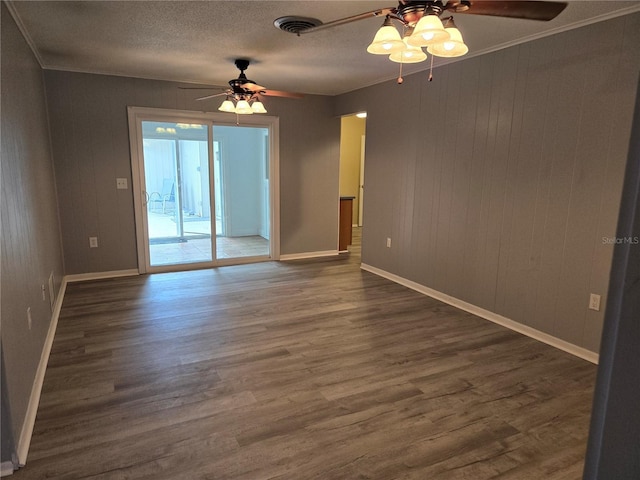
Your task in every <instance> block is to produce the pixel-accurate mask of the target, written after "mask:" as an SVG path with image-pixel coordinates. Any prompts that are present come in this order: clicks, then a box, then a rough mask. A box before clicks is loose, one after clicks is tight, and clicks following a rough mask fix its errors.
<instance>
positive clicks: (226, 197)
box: [213, 125, 270, 259]
mask: <svg viewBox="0 0 640 480" xmlns="http://www.w3.org/2000/svg"><path fill="white" fill-rule="evenodd" d="M213 145H214V146H213V155H214V162H213V163H214V174H215V175H214V185H215V187H214V188H215V199H216V223H215V225H216V241H215V244H216V259H232V258H244V257H264V256H267V257H268V256H269V255H270V243H269V232H270V224H269V219H270V201H269V199H270V194H269V192H270V188H269V129H268V128H265V127H255V126H227V125H214V126H213Z"/></svg>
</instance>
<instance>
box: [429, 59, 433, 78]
mask: <svg viewBox="0 0 640 480" xmlns="http://www.w3.org/2000/svg"><path fill="white" fill-rule="evenodd" d="M429 81H430V82H432V81H433V54H432V55H431V66H430V67H429Z"/></svg>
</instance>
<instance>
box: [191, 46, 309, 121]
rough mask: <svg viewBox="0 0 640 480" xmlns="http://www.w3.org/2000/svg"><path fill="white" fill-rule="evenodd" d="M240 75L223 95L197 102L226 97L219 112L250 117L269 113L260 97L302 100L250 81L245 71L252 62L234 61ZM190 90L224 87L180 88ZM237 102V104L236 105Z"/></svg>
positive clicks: (300, 96)
mask: <svg viewBox="0 0 640 480" xmlns="http://www.w3.org/2000/svg"><path fill="white" fill-rule="evenodd" d="M234 63H235V65H236V67H237V68H238V70H240V75H238V78H234V79H232V80H229V88H227V89H226V90H225V91H224V92H222V93H214V94H213V95H205V96H204V97H199V98H196V100H208V99H210V98H215V97H222V96H225V97H226V100H225V101H224V102H222V105H220V107H219V108H218V110H220V111H222V112H228V113H236V114H238V115H249V114H253V113H267V110H266V109H265V108H264V105H263V104H262V102H261V101H260V98H259V96H260V95H264V96H266V97H285V98H302V97H303V95H302V94H300V93H293V92H282V91H280V90H268V89H267V88H266V87H263V86H261V85H258V84H257V83H255V82H254V81H253V80H249V79H248V78H247V76H246V75H245V73H244V72H245V70H246V69H247V68H249V64H250V61H249V60H247V59H243V58H238V59H236V60H235V61H234ZM180 88H183V89H188V90H201V89H209V88H224V87H216V86H212V87H180ZM234 102H235V103H234Z"/></svg>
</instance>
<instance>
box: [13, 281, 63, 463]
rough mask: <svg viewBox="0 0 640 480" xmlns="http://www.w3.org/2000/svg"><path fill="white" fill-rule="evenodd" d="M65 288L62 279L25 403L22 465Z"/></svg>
mask: <svg viewBox="0 0 640 480" xmlns="http://www.w3.org/2000/svg"><path fill="white" fill-rule="evenodd" d="M66 289H67V280H66V279H63V280H62V284H61V285H60V290H58V294H57V295H56V303H55V305H54V308H53V313H52V314H51V323H50V324H49V331H48V332H47V338H45V341H44V346H43V348H42V354H41V355H40V362H39V363H38V370H36V378H35V379H34V381H33V386H32V387H31V395H30V396H29V405H27V414H26V415H25V417H24V422H22V430H21V431H20V438H19V439H18V445H17V456H18V464H19V465H20V466H23V465H24V464H25V463H26V461H27V454H28V453H29V445H30V444H31V435H32V434H33V426H34V425H35V423H36V414H37V413H38V404H39V403H40V393H41V392H42V384H43V382H44V374H45V372H46V370H47V363H48V362H49V355H50V354H51V347H52V345H53V338H54V337H55V335H56V328H57V327H58V318H59V317H60V310H61V309H62V301H63V300H64V294H65V291H66Z"/></svg>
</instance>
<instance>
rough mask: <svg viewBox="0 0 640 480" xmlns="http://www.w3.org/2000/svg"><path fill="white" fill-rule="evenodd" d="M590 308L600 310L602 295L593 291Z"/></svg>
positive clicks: (590, 297)
mask: <svg viewBox="0 0 640 480" xmlns="http://www.w3.org/2000/svg"><path fill="white" fill-rule="evenodd" d="M589 309H590V310H596V311H600V295H596V294H595V293H592V294H591V295H590V296H589Z"/></svg>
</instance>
